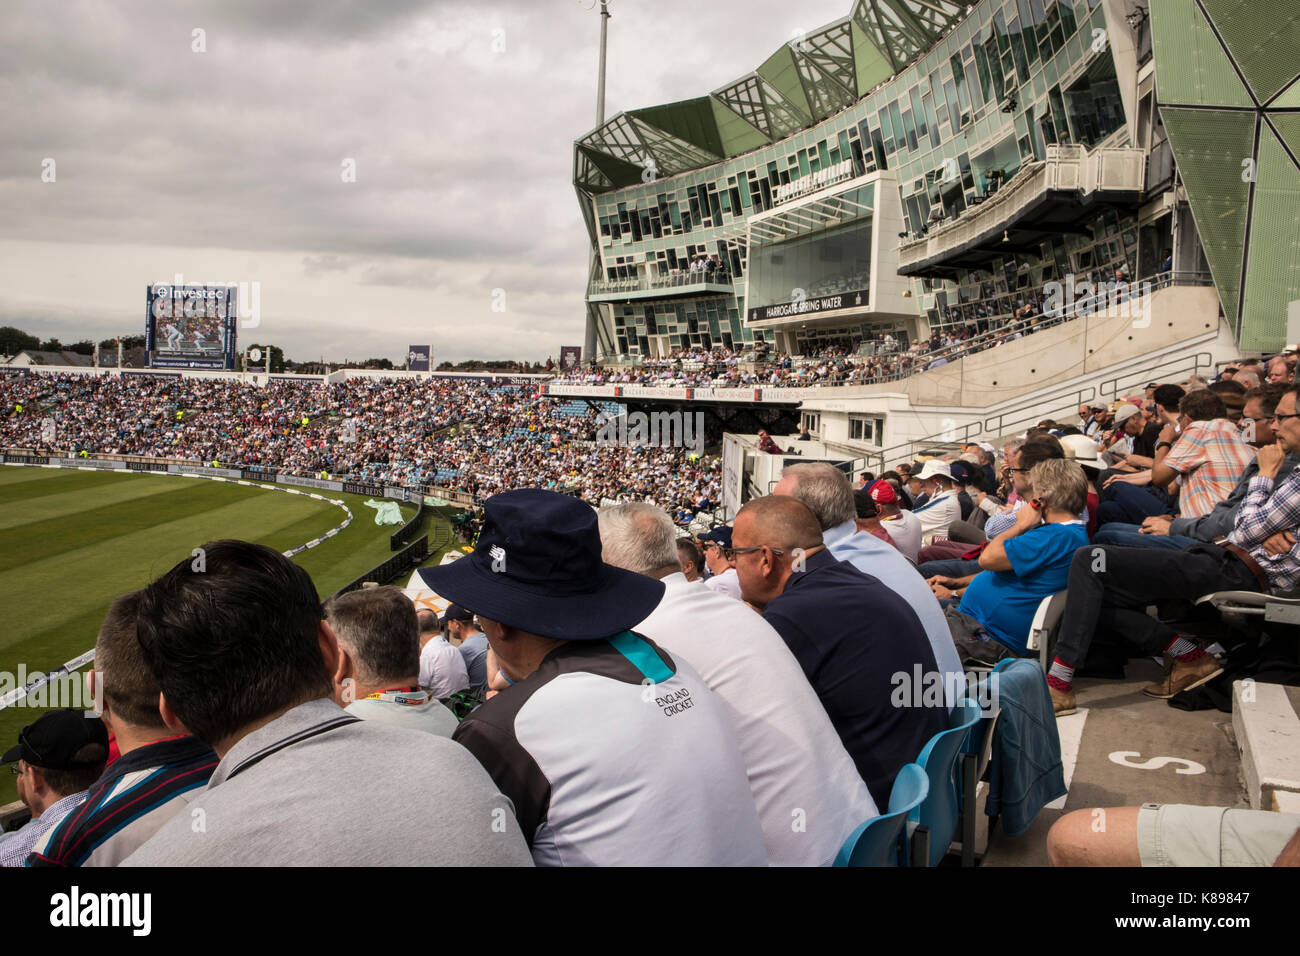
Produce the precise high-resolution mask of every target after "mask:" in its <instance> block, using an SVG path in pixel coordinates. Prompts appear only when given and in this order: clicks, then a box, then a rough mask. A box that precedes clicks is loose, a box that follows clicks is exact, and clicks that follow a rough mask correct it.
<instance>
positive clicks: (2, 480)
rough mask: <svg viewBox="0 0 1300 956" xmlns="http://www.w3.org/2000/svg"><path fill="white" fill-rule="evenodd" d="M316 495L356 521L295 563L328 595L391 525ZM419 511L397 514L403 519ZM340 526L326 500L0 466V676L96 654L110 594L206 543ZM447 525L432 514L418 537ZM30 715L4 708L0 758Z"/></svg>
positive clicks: (3, 780)
mask: <svg viewBox="0 0 1300 956" xmlns="http://www.w3.org/2000/svg"><path fill="white" fill-rule="evenodd" d="M299 490H302V491H314V489H310V488H305V489H299ZM316 493H317V494H327V495H329V496H331V497H335V498H338V499H340V500H342V501H343V502H344V503H345V504H347V506H348V507H349V508H350V509H351V510H352V515H353V519H352V524H351V525H349V526H348V528H347V529H346V530H344V531H342V532H340V533H339V534H337V535H335V536H334V537H333V538H330V539H329V540H328V541H325V542H323V543H322V544H320V545H318V546H316V547H315V548H312V549H310V550H308V551H304V552H302V553H301V554H298V555H295V556H294V561H296V562H297V563H298V564H299V565H301V566H302V567H303V568H305V569H306V570H307V572H308V573H310V574H311V576H312V579H313V580H314V581H315V582H316V589H317V590H318V591H319V592H320V594H321V597H322V598H324V597H326V596H328V595H329V594H331V593H333V592H334V591H335V590H337V589H338V588H340V587H342V586H343V585H345V584H347V583H348V582H349V581H352V580H353V579H355V578H356V577H358V576H359V575H361V574H364V573H365V572H366V571H368V570H369V569H370V568H372V567H374V566H375V565H377V564H379V563H380V562H382V561H384V560H386V559H387V558H388V557H390V556H391V555H392V552H391V551H390V550H389V543H388V539H389V536H390V535H391V534H392V533H393V531H394V530H395V529H396V526H395V525H388V526H384V527H380V526H378V525H376V524H375V522H374V518H375V510H374V509H373V508H367V507H366V506H365V501H366V498H365V497H364V496H362V495H347V494H341V493H340V494H334V493H332V492H316ZM414 510H415V509H414V506H411V505H403V506H402V516H403V518H406V519H409V518H410V517H411V515H412V514H413V513H414ZM344 517H345V516H344V514H343V511H342V510H341V509H340V508H338V507H336V506H334V505H332V504H330V503H329V502H328V501H317V500H316V499H314V498H308V497H306V496H305V495H290V494H285V493H284V492H282V491H269V490H266V489H262V488H252V487H246V486H243V485H237V484H234V483H233V482H220V481H210V480H207V479H203V478H183V477H179V476H175V475H149V474H147V473H141V474H133V473H129V472H127V473H123V472H97V471H74V470H70V469H68V470H65V469H53V468H38V467H22V466H16V465H6V466H0V671H6V672H8V673H10V674H12V675H14V679H15V680H16V674H17V670H18V665H19V664H20V663H21V664H23V665H25V666H26V668H27V671H28V673H29V674H30V673H31V672H34V671H41V672H45V671H47V670H49V669H50V668H52V667H57V666H59V665H60V664H62V663H63V662H65V661H68V660H71V659H72V658H74V657H76V656H77V655H79V654H81V653H82V652H84V651H87V650H89V649H90V648H92V647H94V645H95V634H96V632H97V631H98V629H99V624H100V622H101V621H102V620H103V618H104V614H105V612H106V611H107V610H108V605H109V604H110V603H111V602H112V601H113V599H114V598H115V597H117V596H118V595H120V594H123V593H125V592H127V591H131V590H134V589H136V588H139V587H142V586H143V585H145V584H148V583H149V581H151V580H153V578H155V577H157V576H158V575H159V574H161V573H163V572H164V571H166V570H167V569H168V568H171V567H172V566H173V565H175V564H176V563H177V562H178V561H180V560H182V559H189V558H190V556H191V552H192V551H193V549H194V548H197V547H199V546H200V545H201V544H203V543H204V542H205V541H210V540H212V539H215V538H242V539H244V540H248V541H256V542H259V543H261V544H265V545H267V546H269V547H272V548H275V549H276V550H277V551H288V550H289V549H291V548H295V547H298V546H299V545H302V544H305V543H306V542H308V541H310V540H312V539H313V538H316V537H318V536H319V535H322V534H324V533H325V532H326V531H328V530H330V529H331V528H333V527H336V526H337V525H339V524H340V523H341V522H342V521H343V520H344ZM445 520H446V518H445V516H444V514H442V513H441V512H440V513H437V514H435V515H433V516H432V518H431V519H430V520H427V521H425V522H424V524H425V529H424V530H431V529H432V524H431V522H445ZM437 557H438V555H434V556H433V557H432V559H431V560H435V561H436V559H437ZM396 583H405V582H404V581H400V582H396ZM69 680H81V677H80V676H79V675H76V676H74V677H72V678H69ZM37 716H39V711H38V710H36V709H33V708H29V707H9V708H6V709H4V710H0V751H3V750H6V749H8V748H9V747H11V746H13V744H14V743H16V742H17V740H18V731H19V730H20V729H21V728H22V727H23V726H24V725H25V724H28V723H31V721H32V720H34V719H35V718H36V717H37ZM13 781H14V777H13V775H12V774H10V773H9V772H8V768H3V769H0V804H4V803H8V802H10V801H11V800H14V799H16V798H17V794H16V791H15V789H14V783H13Z"/></svg>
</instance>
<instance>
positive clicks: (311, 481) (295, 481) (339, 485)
mask: <svg viewBox="0 0 1300 956" xmlns="http://www.w3.org/2000/svg"><path fill="white" fill-rule="evenodd" d="M275 480H276V482H277V483H278V484H281V485H298V486H299V487H302V488H323V489H325V490H326V491H342V490H343V482H341V481H326V480H325V479H324V478H299V477H298V476H297V475H276V476H275Z"/></svg>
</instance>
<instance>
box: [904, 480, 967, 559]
mask: <svg viewBox="0 0 1300 956" xmlns="http://www.w3.org/2000/svg"><path fill="white" fill-rule="evenodd" d="M912 514H914V515H916V517H917V519H918V520H919V521H920V522H921V545H922V546H923V547H929V546H930V545H931V544H933V543H934V538H935V536H936V535H938V536H940V537H944V538H946V537H947V536H948V526H949V525H951V524H952V523H953V522H954V521H957V520H959V519H960V518H961V502H960V501H958V500H957V492H956V490H955V489H949V490H948V491H944V492H940V493H939V494H937V495H935V496H934V497H933V498H931V499H930V500H929V501H927V502H926V503H925V504H923V505H921V507H919V508H917V509H915V510H914V511H913V512H912Z"/></svg>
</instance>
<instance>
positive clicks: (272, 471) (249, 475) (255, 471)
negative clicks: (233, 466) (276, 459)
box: [239, 468, 280, 481]
mask: <svg viewBox="0 0 1300 956" xmlns="http://www.w3.org/2000/svg"><path fill="white" fill-rule="evenodd" d="M279 473H280V470H279V469H278V468H241V469H239V477H240V478H242V479H243V480H244V481H275V476H276V475H277V474H279Z"/></svg>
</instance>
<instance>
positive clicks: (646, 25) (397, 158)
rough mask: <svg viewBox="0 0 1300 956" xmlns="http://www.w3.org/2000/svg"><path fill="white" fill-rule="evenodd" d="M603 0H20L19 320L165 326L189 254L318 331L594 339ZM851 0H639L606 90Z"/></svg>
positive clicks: (4, 183) (12, 22)
mask: <svg viewBox="0 0 1300 956" xmlns="http://www.w3.org/2000/svg"><path fill="white" fill-rule="evenodd" d="M589 5H590V0H587V2H579V0H517V2H502V3H490V2H488V3H470V2H454V0H208V2H198V0H166V2H162V0H158V2H139V0H130V2H127V0H118V2H103V0H58V2H50V0H4V2H3V4H0V130H2V131H3V132H2V133H0V325H17V326H18V327H19V328H23V329H25V330H27V331H29V332H32V333H34V334H37V335H40V336H41V337H42V338H46V337H49V336H56V337H58V338H59V339H61V340H62V341H64V342H72V341H76V340H78V339H83V338H87V337H94V338H96V339H99V338H105V337H109V336H112V335H118V334H128V333H139V332H143V323H144V318H143V317H144V298H145V288H146V286H147V285H149V284H150V283H153V282H159V281H167V282H171V281H172V280H173V278H174V276H175V275H176V274H177V273H180V274H182V275H183V276H184V278H185V280H186V281H188V282H227V281H229V282H236V283H238V282H248V283H252V282H258V283H260V287H259V291H260V326H259V327H258V328H256V329H248V328H245V329H242V330H241V331H240V342H241V344H248V343H250V342H252V341H255V340H260V341H262V342H267V341H272V342H275V343H276V344H278V345H281V346H283V347H285V349H286V351H287V354H288V355H289V357H290V358H294V359H299V360H304V359H312V358H318V357H320V356H321V355H324V356H325V357H326V358H328V359H334V360H341V359H344V358H348V357H351V358H362V357H367V356H371V355H386V356H388V357H390V358H392V359H393V360H395V361H400V360H401V358H402V357H403V355H404V353H405V350H406V346H407V345H408V344H409V343H413V342H431V343H432V344H433V345H434V350H435V358H436V359H437V360H443V359H449V360H453V361H456V360H460V359H464V358H469V357H477V358H519V359H530V360H537V359H545V358H546V357H547V356H548V355H554V356H556V357H557V358H558V354H559V352H558V349H559V346H560V345H562V344H566V345H567V344H577V345H580V344H582V341H583V324H584V319H583V315H584V312H583V307H582V295H583V289H584V281H585V278H586V251H585V250H586V246H587V239H586V232H585V229H584V227H583V225H582V219H581V216H580V214H579V211H578V204H577V200H576V198H575V194H574V190H573V186H572V162H573V160H572V151H573V147H572V143H573V140H574V139H576V138H577V137H579V136H581V135H584V134H585V133H587V132H588V131H589V130H590V129H591V128H592V127H593V126H594V125H595V87H596V66H597V50H598V45H599V32H600V22H599V21H600V18H599V13H598V12H597V11H596V10H588V9H587V7H588V6H589ZM850 7H851V3H850V0H804V2H802V3H801V4H799V8H798V10H797V11H794V10H792V9H791V4H789V3H788V2H774V0H715V2H710V3H699V2H679V0H658V2H654V3H650V2H644V0H614V2H613V3H611V7H610V9H611V11H612V12H613V14H614V17H613V19H612V20H611V22H610V44H609V79H608V93H607V115H609V116H613V115H614V114H615V113H616V112H617V111H619V110H621V109H633V108H636V107H641V106H650V105H655V104H659V103H666V102H670V101H673V100H678V99H685V98H688V97H692V96H699V95H702V94H704V93H707V92H708V91H709V90H712V89H716V88H718V87H719V86H721V85H723V84H724V83H726V82H728V81H730V80H732V79H735V78H737V77H739V76H741V75H742V74H744V73H746V72H748V71H749V70H752V69H753V68H754V67H756V66H757V65H758V64H759V63H760V62H762V60H763V59H765V58H766V57H767V56H768V55H769V54H770V53H771V52H772V51H773V50H775V49H776V48H777V47H778V46H779V45H780V44H781V43H783V42H785V41H786V40H788V39H789V38H790V37H791V36H792V35H793V34H794V33H795V32H796V31H799V30H809V29H813V28H815V27H818V26H821V25H822V24H824V23H826V22H829V21H831V20H834V19H836V18H838V17H841V16H844V15H846V14H847V13H848V12H849V8H850ZM799 18H802V19H799ZM196 29H201V30H203V31H204V33H203V34H202V36H201V37H199V38H198V39H196V38H195V34H194V31H195V30H196ZM197 46H202V47H205V48H206V50H205V52H196V51H195V47H197ZM50 160H52V161H53V163H52V164H51V163H50V162H49V161H50ZM348 160H351V161H353V162H354V163H355V182H344V181H343V180H344V173H345V169H344V163H345V162H346V161H348ZM43 173H44V175H45V177H46V178H49V177H50V176H51V174H52V176H53V180H54V181H53V182H46V181H43V178H42V175H43ZM249 288H250V294H251V286H250V287H249ZM498 289H499V290H502V291H503V292H504V297H502V296H500V295H498V296H497V298H496V299H495V301H496V302H498V303H500V302H504V306H505V309H504V311H501V312H495V311H493V302H494V298H493V291H494V290H498Z"/></svg>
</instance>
